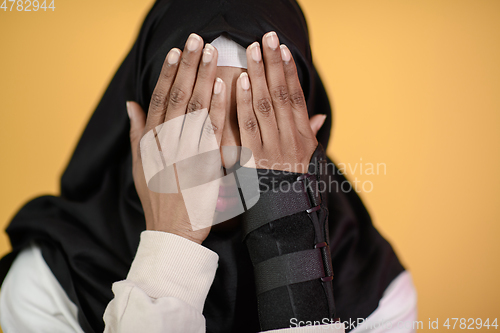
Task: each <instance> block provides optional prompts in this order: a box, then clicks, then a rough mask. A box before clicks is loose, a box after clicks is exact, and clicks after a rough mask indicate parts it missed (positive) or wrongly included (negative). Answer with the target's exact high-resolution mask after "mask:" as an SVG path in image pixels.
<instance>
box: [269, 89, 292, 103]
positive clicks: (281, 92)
mask: <svg viewBox="0 0 500 333" xmlns="http://www.w3.org/2000/svg"><path fill="white" fill-rule="evenodd" d="M271 94H272V95H273V98H274V99H275V100H277V101H279V102H280V103H283V104H285V103H288V89H287V87H286V86H285V85H279V86H277V87H275V88H273V89H272V91H271Z"/></svg>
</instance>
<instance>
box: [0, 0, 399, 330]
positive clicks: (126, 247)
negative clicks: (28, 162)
mask: <svg viewBox="0 0 500 333" xmlns="http://www.w3.org/2000/svg"><path fill="white" fill-rule="evenodd" d="M271 30H273V31H276V32H277V34H278V36H279V39H280V42H281V43H283V44H286V45H287V46H288V47H289V48H290V50H291V52H292V54H293V57H294V59H295V61H296V63H297V67H298V72H299V78H300V81H301V84H302V88H303V90H304V95H305V97H306V99H307V106H308V111H309V115H310V116H312V115H314V114H318V113H322V114H327V115H328V116H329V118H327V119H331V109H330V104H329V101H328V97H327V95H326V92H325V89H324V87H323V84H322V83H321V80H320V78H319V76H318V73H317V72H316V70H315V68H314V65H313V63H312V56H311V50H310V45H309V36H308V30H307V25H306V22H305V18H304V16H303V14H302V12H301V9H300V8H299V6H298V4H297V3H296V2H295V1H292V0H279V1H278V0H277V1H268V0H246V1H243V0H238V1H236V0H234V1H228V0H212V1H200V0H198V1H196V0H172V1H168V0H158V1H157V2H156V3H155V4H154V5H153V7H152V9H151V11H150V12H149V14H148V15H147V17H146V19H145V21H144V23H143V26H142V28H141V30H140V32H139V36H138V38H137V40H136V42H135V44H134V45H133V47H132V49H131V51H130V53H129V54H128V55H127V57H126V58H125V60H124V61H123V63H122V65H121V66H120V68H119V69H118V71H117V73H116V75H115V76H114V78H113V80H112V81H111V83H110V85H109V87H108V88H107V90H106V92H105V94H104V96H103V97H102V99H101V101H100V103H99V105H98V106H97V108H96V110H95V112H94V114H93V115H92V117H91V119H90V121H89V123H88V125H87V127H86V129H85V131H84V133H83V135H82V137H81V139H80V141H79V143H78V145H77V147H76V149H75V151H74V153H73V156H72V158H71V160H70V162H69V164H68V166H67V168H66V171H65V172H64V174H63V175H62V178H61V195H60V196H59V197H55V196H42V197H38V198H36V199H34V200H32V201H30V202H28V203H27V204H26V205H25V206H24V207H22V208H21V209H20V211H19V212H18V213H17V214H16V216H15V217H14V218H13V220H12V222H11V223H10V225H9V227H8V228H7V233H8V235H9V237H10V240H11V243H12V248H13V251H12V253H10V254H8V255H7V256H5V257H4V258H3V259H2V261H0V281H1V280H3V278H4V277H5V275H6V274H7V271H8V269H9V267H10V265H11V263H12V261H13V260H14V258H15V256H16V255H17V254H18V253H19V251H20V250H21V249H23V248H24V247H25V246H27V245H28V244H29V243H30V242H31V241H36V242H37V243H38V244H39V246H40V247H41V250H42V255H43V258H44V259H45V261H46V262H47V264H48V266H49V267H50V269H51V270H52V272H53V273H54V275H55V276H56V278H57V280H58V281H59V283H60V284H61V286H62V287H63V288H64V290H65V291H66V293H67V295H68V296H69V298H70V299H71V300H72V301H73V302H74V303H75V304H76V306H77V307H78V310H79V311H78V320H79V323H80V325H81V326H82V328H83V330H84V331H86V332H102V331H103V328H104V323H103V320H102V316H103V313H104V310H105V308H106V305H107V304H108V303H109V301H110V300H111V299H112V298H113V293H112V291H111V285H112V283H113V282H115V281H119V280H123V279H125V277H126V275H127V273H128V270H129V268H130V265H131V262H132V260H133V258H134V255H135V253H136V250H137V247H138V244H139V236H140V233H141V232H142V231H143V230H144V229H145V220H144V213H143V209H142V206H141V203H140V201H139V197H138V195H137V192H136V190H135V187H134V182H133V179H132V157H131V149H130V141H129V128H130V127H129V126H130V125H129V119H128V117H127V113H126V110H125V101H127V100H134V101H137V102H139V104H141V105H142V107H143V109H144V110H147V109H148V105H149V101H150V96H151V94H152V92H153V89H154V86H155V84H156V81H157V79H158V76H159V73H160V69H161V65H162V63H163V60H164V58H165V56H166V54H167V52H168V51H169V50H170V49H171V48H172V47H178V48H180V49H183V46H184V43H185V41H186V39H187V37H188V36H189V34H190V33H192V32H196V33H198V34H199V35H201V36H202V37H203V39H204V40H205V42H210V41H212V40H213V39H215V38H216V37H218V36H219V35H220V34H222V33H227V34H228V35H229V37H230V38H231V39H233V40H234V41H236V42H237V43H239V44H240V45H242V46H243V47H245V48H246V47H247V46H248V45H250V44H251V43H252V42H254V41H261V39H262V36H263V35H264V34H265V33H266V32H268V31H271ZM330 130H331V122H330V121H328V120H327V121H326V123H325V124H324V125H323V127H322V128H321V130H320V131H319V133H318V141H319V142H320V143H321V144H322V145H323V146H324V147H325V148H326V146H327V144H328V139H329V136H330ZM329 162H330V163H331V161H329ZM333 180H335V181H337V182H338V184H341V183H342V182H343V181H344V180H345V178H344V177H343V176H342V175H341V174H340V173H339V172H337V170H335V172H334V175H333ZM328 207H329V211H330V218H329V225H330V247H331V252H332V262H333V268H334V272H335V278H334V280H333V285H334V293H335V302H336V308H337V316H338V317H340V318H341V320H343V321H345V320H347V321H348V320H349V319H350V318H352V320H356V318H366V317H367V316H368V315H369V314H370V313H372V312H373V311H374V310H375V308H376V307H377V305H378V302H379V300H380V298H381V297H382V293H383V292H384V290H385V288H386V287H387V286H388V284H389V283H390V282H391V281H392V280H393V279H394V278H395V277H396V276H397V275H398V274H399V273H400V272H401V271H403V270H404V268H403V267H402V266H401V264H400V263H399V261H398V259H397V257H396V255H395V253H394V251H393V250H392V248H391V246H390V245H389V244H388V243H387V242H386V241H385V240H384V239H383V238H382V237H381V236H380V234H379V233H378V232H377V231H376V229H375V228H374V227H373V225H372V223H371V220H370V216H369V215H368V213H367V211H366V209H365V207H364V206H363V204H362V202H361V201H360V199H359V198H358V196H357V195H356V193H355V192H354V191H349V192H347V193H345V192H342V191H338V192H336V191H334V192H332V193H331V194H330V195H329V206H328ZM203 245H204V246H206V247H208V248H210V249H212V250H214V251H215V252H217V253H218V254H219V257H220V259H219V268H218V269H217V274H216V277H215V280H214V283H213V285H212V287H211V289H210V292H209V294H208V297H207V300H206V303H205V308H204V311H203V314H204V316H205V318H206V323H207V332H257V331H259V324H258V317H257V304H256V297H255V289H254V282H253V274H252V265H251V262H250V260H249V257H248V253H247V251H246V249H245V247H244V246H243V244H242V242H241V233H240V230H235V231H231V232H227V233H217V232H211V233H210V235H209V237H208V238H207V239H206V241H205V242H204V243H203Z"/></svg>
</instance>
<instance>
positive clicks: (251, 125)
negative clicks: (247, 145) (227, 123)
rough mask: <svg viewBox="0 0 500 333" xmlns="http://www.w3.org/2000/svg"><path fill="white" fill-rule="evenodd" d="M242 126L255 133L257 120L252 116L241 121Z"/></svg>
mask: <svg viewBox="0 0 500 333" xmlns="http://www.w3.org/2000/svg"><path fill="white" fill-rule="evenodd" d="M243 128H244V129H245V130H246V131H248V132H250V133H256V132H257V129H258V124H257V120H256V119H253V118H249V119H247V120H245V121H244V122H243Z"/></svg>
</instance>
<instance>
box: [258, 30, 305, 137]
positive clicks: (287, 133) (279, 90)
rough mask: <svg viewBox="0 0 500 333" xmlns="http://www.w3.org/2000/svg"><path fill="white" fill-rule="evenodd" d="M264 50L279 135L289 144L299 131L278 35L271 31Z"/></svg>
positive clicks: (264, 41) (265, 38) (263, 47)
mask: <svg viewBox="0 0 500 333" xmlns="http://www.w3.org/2000/svg"><path fill="white" fill-rule="evenodd" d="M262 49H263V51H264V63H265V66H266V80H267V86H268V89H269V93H270V95H271V99H272V103H273V109H274V112H275V114H276V121H277V124H278V128H279V134H280V136H281V139H282V140H284V141H283V142H289V140H292V139H294V138H295V133H296V132H297V129H296V128H295V121H294V118H293V114H292V109H291V107H290V101H289V98H288V96H289V95H288V87H287V82H286V80H285V73H284V72H283V60H282V58H281V49H280V47H279V39H278V35H276V33H275V32H274V31H271V32H269V33H267V34H265V35H264V37H263V38H262Z"/></svg>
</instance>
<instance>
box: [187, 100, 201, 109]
mask: <svg viewBox="0 0 500 333" xmlns="http://www.w3.org/2000/svg"><path fill="white" fill-rule="evenodd" d="M201 109H203V104H202V103H201V102H200V100H199V99H198V98H191V100H190V101H189V103H188V107H187V112H188V113H190V112H194V111H198V110H201Z"/></svg>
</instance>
